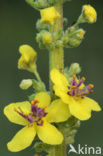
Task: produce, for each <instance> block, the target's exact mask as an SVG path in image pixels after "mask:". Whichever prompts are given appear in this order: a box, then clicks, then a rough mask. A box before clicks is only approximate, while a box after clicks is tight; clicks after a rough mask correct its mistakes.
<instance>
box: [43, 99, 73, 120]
mask: <svg viewBox="0 0 103 156" xmlns="http://www.w3.org/2000/svg"><path fill="white" fill-rule="evenodd" d="M47 112H48V115H47V117H46V119H47V120H48V121H49V122H63V121H66V120H67V119H68V118H69V117H70V116H71V115H70V112H69V109H68V105H67V104H64V103H63V102H62V100H60V99H59V100H55V101H53V102H52V103H51V105H50V106H49V107H48V108H47Z"/></svg>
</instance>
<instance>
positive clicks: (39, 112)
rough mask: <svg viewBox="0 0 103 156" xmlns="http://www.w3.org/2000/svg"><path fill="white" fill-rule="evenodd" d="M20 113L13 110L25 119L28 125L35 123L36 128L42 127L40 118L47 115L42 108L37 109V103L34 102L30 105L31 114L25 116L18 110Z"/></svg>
mask: <svg viewBox="0 0 103 156" xmlns="http://www.w3.org/2000/svg"><path fill="white" fill-rule="evenodd" d="M19 110H20V112H19V111H18V110H17V109H16V108H15V109H14V111H16V112H17V113H18V114H19V115H21V116H22V117H23V118H25V119H26V120H27V121H29V123H34V122H36V123H37V125H38V126H42V125H43V120H42V118H43V117H45V116H46V115H47V114H48V113H46V112H45V107H44V108H39V107H38V106H37V103H36V102H35V101H34V103H33V104H32V105H31V113H29V114H25V113H23V111H22V110H21V109H20V108H19Z"/></svg>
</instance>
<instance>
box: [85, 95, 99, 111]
mask: <svg viewBox="0 0 103 156" xmlns="http://www.w3.org/2000/svg"><path fill="white" fill-rule="evenodd" d="M83 103H84V105H86V107H88V108H89V109H90V110H93V111H97V112H98V111H101V108H100V106H99V104H98V103H97V102H96V101H95V100H93V99H91V98H88V97H85V98H84V100H83Z"/></svg>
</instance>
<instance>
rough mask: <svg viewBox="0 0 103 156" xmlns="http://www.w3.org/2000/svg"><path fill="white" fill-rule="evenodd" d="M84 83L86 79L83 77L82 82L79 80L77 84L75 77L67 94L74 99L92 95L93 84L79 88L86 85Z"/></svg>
mask: <svg viewBox="0 0 103 156" xmlns="http://www.w3.org/2000/svg"><path fill="white" fill-rule="evenodd" d="M84 81H85V78H84V77H82V78H81V80H79V82H78V83H77V80H76V75H73V79H72V81H71V86H69V87H68V89H69V91H68V92H67V94H68V95H69V96H73V97H80V98H84V96H86V95H87V94H89V93H92V92H93V91H92V90H90V89H91V88H93V87H94V86H93V85H92V84H89V85H87V86H85V87H83V88H82V89H80V88H79V87H80V86H81V85H82V84H83V83H84Z"/></svg>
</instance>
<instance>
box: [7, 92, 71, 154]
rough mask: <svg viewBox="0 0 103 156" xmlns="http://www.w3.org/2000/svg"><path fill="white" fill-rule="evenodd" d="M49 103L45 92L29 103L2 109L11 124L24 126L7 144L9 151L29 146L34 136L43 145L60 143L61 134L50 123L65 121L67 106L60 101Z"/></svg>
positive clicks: (67, 113) (15, 104) (67, 115)
mask: <svg viewBox="0 0 103 156" xmlns="http://www.w3.org/2000/svg"><path fill="white" fill-rule="evenodd" d="M50 101H51V99H50V96H49V95H48V94H47V93H46V92H40V93H38V94H36V96H35V99H34V101H32V102H31V103H29V102H28V101H25V102H17V103H12V104H10V105H8V106H6V107H5V108H4V114H5V115H6V116H7V118H8V119H9V120H10V121H11V122H13V123H16V124H20V125H23V126H25V127H24V128H23V129H21V130H20V131H19V132H18V133H17V134H16V135H15V136H14V137H13V139H12V140H11V141H10V142H9V143H8V144H7V147H8V149H9V150H10V151H12V152H18V151H21V150H23V149H25V148H26V147H28V146H30V145H31V144H32V141H33V140H34V138H35V136H36V134H37V135H38V137H39V139H40V140H41V141H43V142H44V143H47V144H51V145H58V144H61V143H62V141H63V136H62V134H61V132H59V131H58V130H57V128H56V127H55V126H53V125H52V124H51V123H52V122H63V121H66V120H67V119H68V118H69V117H70V113H69V110H68V109H67V108H68V106H67V105H64V104H63V102H62V101H61V100H60V99H58V100H55V101H53V102H52V103H51V104H50Z"/></svg>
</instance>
